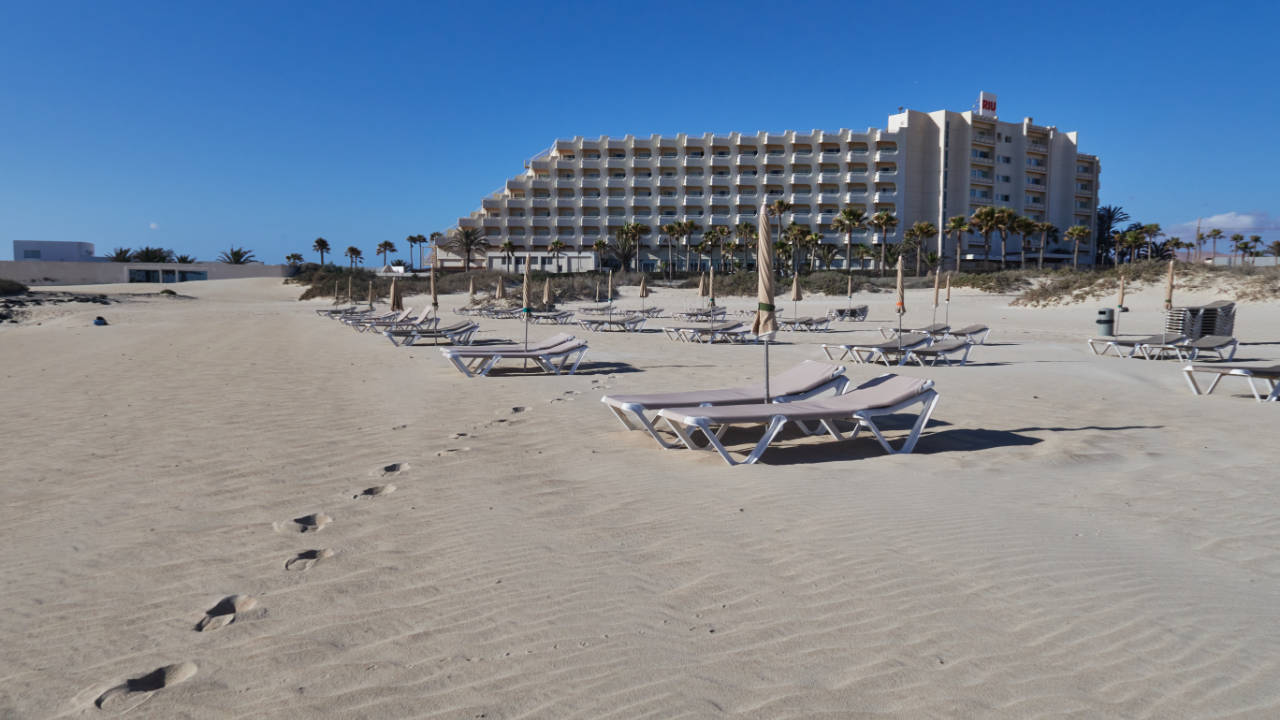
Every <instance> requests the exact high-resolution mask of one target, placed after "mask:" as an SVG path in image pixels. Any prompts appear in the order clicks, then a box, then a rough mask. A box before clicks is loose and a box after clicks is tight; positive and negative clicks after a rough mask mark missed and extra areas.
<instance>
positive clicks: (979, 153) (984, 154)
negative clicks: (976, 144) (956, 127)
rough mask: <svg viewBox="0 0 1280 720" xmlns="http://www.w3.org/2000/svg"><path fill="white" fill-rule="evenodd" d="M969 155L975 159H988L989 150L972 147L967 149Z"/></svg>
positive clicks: (989, 157) (989, 155) (989, 156)
mask: <svg viewBox="0 0 1280 720" xmlns="http://www.w3.org/2000/svg"><path fill="white" fill-rule="evenodd" d="M969 157H972V158H974V159H977V160H990V159H991V152H990V151H989V150H979V149H977V148H973V149H972V150H970V151H969Z"/></svg>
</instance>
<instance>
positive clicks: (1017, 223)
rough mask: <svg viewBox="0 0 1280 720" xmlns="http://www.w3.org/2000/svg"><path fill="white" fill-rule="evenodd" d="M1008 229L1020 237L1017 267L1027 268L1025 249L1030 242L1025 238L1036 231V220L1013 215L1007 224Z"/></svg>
mask: <svg viewBox="0 0 1280 720" xmlns="http://www.w3.org/2000/svg"><path fill="white" fill-rule="evenodd" d="M1009 231H1010V232H1011V233H1013V234H1014V235H1017V236H1018V237H1020V238H1022V242H1021V243H1020V244H1019V248H1020V255H1019V260H1018V269H1020V270H1026V269H1027V250H1028V249H1030V245H1031V243H1030V242H1029V241H1028V239H1027V238H1029V237H1031V235H1032V234H1033V233H1035V231H1036V221H1035V220H1032V219H1031V218H1029V217H1026V216H1024V215H1015V216H1014V217H1013V222H1012V223H1010V225H1009Z"/></svg>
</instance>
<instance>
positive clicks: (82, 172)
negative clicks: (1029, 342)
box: [0, 0, 1280, 262]
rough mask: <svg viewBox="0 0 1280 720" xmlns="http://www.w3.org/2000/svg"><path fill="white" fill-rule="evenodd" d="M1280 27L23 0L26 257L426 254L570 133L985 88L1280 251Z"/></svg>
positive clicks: (14, 110) (4, 138)
mask: <svg viewBox="0 0 1280 720" xmlns="http://www.w3.org/2000/svg"><path fill="white" fill-rule="evenodd" d="M1278 25H1280V10H1277V9H1276V5H1275V4H1269V3H1261V2H1258V3H1252V2H1236V3H1230V4H1218V3H1203V2H1159V3H1155V2H1152V3H1137V2H1123V1H1121V2H1114V1H1112V2H1076V1H1074V0H1073V1H1070V2H1057V3H1038V2H1026V1H1025V0H1024V1H1023V2H1015V3H1003V2H998V1H996V2H992V1H987V2H981V3H976V4H975V3H952V2H937V3H914V2H899V3H892V2H883V1H881V2H874V3H840V2H827V3H800V2H788V3H783V2H776V0H775V1H774V2H753V1H751V0H747V1H744V2H672V3H665V2H639V3H623V2H610V1H606V2H582V3H550V2H548V3H539V2H491V3H466V2H460V3H426V2H404V3H393V2H367V3H361V2H291V3H287V2H274V1H272V0H256V1H255V2H229V1H223V0H220V1H219V2H204V3H198V2H171V1H168V0H166V1H165V2H144V1H142V0H119V1H108V2H96V1H92V2H91V1H88V0H86V1H85V2H78V3H66V2H58V1H55V0H40V1H39V2H20V1H19V0H0V68H2V71H0V259H9V258H10V256H11V255H12V248H11V244H10V242H9V241H10V240H14V239H34V240H78V241H87V242H93V243H95V244H96V245H97V250H98V253H99V254H105V253H106V252H107V251H109V250H110V249H111V248H113V247H118V246H126V247H139V246H142V245H159V246H162V247H167V248H172V249H173V250H175V251H176V252H178V253H186V254H191V255H195V256H197V257H199V258H201V259H211V258H213V257H214V256H216V255H217V253H218V251H219V250H222V249H225V248H228V247H230V246H232V245H237V246H243V247H247V248H251V249H253V250H254V251H256V253H257V255H258V257H259V259H262V260H266V261H268V262H280V261H281V260H282V259H283V257H284V255H285V254H287V253H289V252H302V253H304V254H305V255H306V256H307V257H308V258H312V256H313V253H311V251H310V248H311V243H312V241H313V240H314V239H315V238H316V237H318V236H324V237H325V238H327V239H328V240H329V241H330V244H331V245H333V246H334V247H335V248H339V249H340V248H345V247H346V246H348V245H356V246H359V247H360V248H361V249H362V250H364V253H365V257H366V259H370V258H372V256H373V247H374V245H376V244H377V243H378V242H380V241H382V240H392V241H395V242H397V243H398V245H399V246H400V248H401V255H404V254H405V253H406V252H407V248H406V247H405V243H404V242H403V239H404V237H405V236H406V235H411V234H418V233H422V234H424V235H425V234H430V233H431V232H432V231H436V230H441V231H443V230H447V229H448V228H449V227H451V226H452V225H453V224H454V223H456V221H457V218H458V217H459V216H460V215H466V214H467V213H469V212H470V211H472V210H474V209H477V208H478V207H479V204H480V199H481V198H482V197H483V196H484V195H485V194H487V193H490V192H492V191H494V190H496V189H498V188H499V187H501V186H502V185H503V183H504V182H505V180H506V179H507V178H508V177H510V176H512V175H515V174H517V173H519V172H520V171H521V169H522V162H523V161H524V160H525V159H526V158H528V157H530V156H532V155H534V154H535V153H537V152H538V151H540V150H542V149H544V148H546V147H547V146H549V145H550V144H551V142H552V141H553V140H554V139H555V138H557V137H572V136H574V135H586V136H598V135H602V134H609V135H624V134H627V133H632V134H636V135H647V134H651V133H667V134H674V133H677V132H687V133H691V134H692V133H702V132H709V131H711V132H731V131H740V132H756V131H759V130H770V131H781V130H786V129H802V130H808V129H824V130H837V129H839V128H842V127H849V128H855V129H863V128H866V127H884V125H885V123H886V118H887V116H888V115H889V114H890V113H893V112H895V111H896V110H897V109H898V107H899V106H903V107H908V108H913V109H917V110H936V109H942V108H946V109H950V110H967V109H969V108H970V106H971V105H972V104H973V102H974V101H975V100H976V98H977V94H978V91H979V90H987V91H989V92H994V93H996V94H997V95H998V96H999V99H1000V116H1001V117H1003V118H1006V119H1014V120H1018V119H1021V118H1022V117H1023V116H1027V115H1029V116H1032V117H1034V118H1035V120H1036V122H1038V123H1043V124H1051V125H1056V126H1057V127H1058V128H1060V129H1062V130H1076V131H1078V132H1079V133H1080V141H1081V147H1082V149H1083V151H1084V152H1088V153H1094V154H1097V155H1099V156H1100V157H1101V159H1102V168H1103V173H1102V178H1101V187H1102V203H1103V204H1117V205H1122V206H1124V208H1125V209H1126V210H1127V211H1128V212H1129V213H1130V214H1131V215H1133V216H1134V218H1135V219H1140V220H1142V221H1144V222H1159V223H1161V224H1162V225H1164V226H1165V228H1166V229H1175V228H1176V231H1177V232H1181V234H1182V235H1183V239H1190V235H1191V232H1190V230H1187V229H1185V228H1177V227H1176V226H1179V225H1180V224H1182V223H1188V222H1189V223H1191V224H1192V225H1194V222H1195V219H1196V218H1197V217H1206V218H1210V217H1214V216H1221V217H1218V218H1216V222H1217V224H1218V225H1219V226H1222V227H1224V229H1228V227H1227V226H1228V225H1231V226H1236V227H1240V228H1241V229H1240V230H1238V231H1239V232H1244V233H1246V234H1250V233H1251V232H1259V231H1258V230H1253V231H1251V230H1250V229H1248V227H1246V226H1252V227H1255V228H1266V230H1263V231H1261V232H1260V234H1263V235H1264V236H1265V237H1266V238H1267V240H1274V239H1280V181H1278V173H1277V170H1278V169H1280V52H1277V50H1276V37H1275V33H1276V28H1277V26H1278ZM1234 231H1236V230H1234V229H1228V234H1230V232H1234Z"/></svg>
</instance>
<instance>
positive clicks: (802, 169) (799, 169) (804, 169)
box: [791, 165, 813, 175]
mask: <svg viewBox="0 0 1280 720" xmlns="http://www.w3.org/2000/svg"><path fill="white" fill-rule="evenodd" d="M812 172H813V168H812V167H810V166H808V165H793V166H792V167H791V174H793V175H808V174H810V173H812Z"/></svg>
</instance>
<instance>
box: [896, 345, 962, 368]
mask: <svg viewBox="0 0 1280 720" xmlns="http://www.w3.org/2000/svg"><path fill="white" fill-rule="evenodd" d="M971 349H973V344H972V343H969V342H966V341H964V340H960V339H958V338H947V339H945V340H935V341H934V342H932V343H930V344H928V345H920V346H917V347H914V348H911V349H910V350H907V352H906V354H904V355H903V356H902V364H903V365H906V364H907V363H909V362H911V361H912V360H914V361H916V362H917V363H919V364H920V366H921V367H924V365H925V361H928V364H929V365H937V364H938V361H939V360H941V361H942V364H944V365H950V364H951V361H952V358H955V357H956V356H959V362H960V364H961V365H964V364H965V363H966V362H968V361H969V351H970V350H971Z"/></svg>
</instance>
